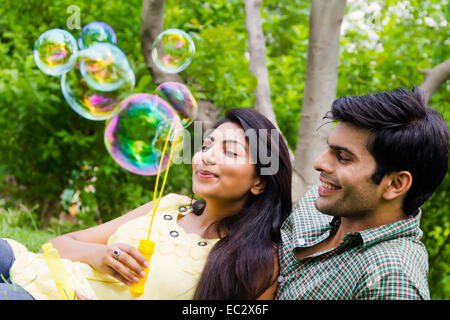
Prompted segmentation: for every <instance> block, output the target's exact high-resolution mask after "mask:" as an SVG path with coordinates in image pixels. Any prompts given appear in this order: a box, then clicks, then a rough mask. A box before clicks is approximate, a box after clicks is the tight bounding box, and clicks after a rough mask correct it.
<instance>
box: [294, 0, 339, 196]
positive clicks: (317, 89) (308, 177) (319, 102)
mask: <svg viewBox="0 0 450 320" xmlns="http://www.w3.org/2000/svg"><path fill="white" fill-rule="evenodd" d="M345 6H346V1H345V0H312V1H311V8H310V16H309V40H308V55H307V62H306V75H305V89H304V94H303V103H302V113H301V116H300V117H301V118H300V128H299V131H298V141H297V147H296V152H295V162H294V166H293V167H294V168H293V169H294V173H295V174H294V177H293V192H292V199H293V201H297V200H298V199H300V198H301V196H302V195H303V194H304V193H305V192H306V191H307V190H308V189H309V188H310V187H311V186H313V185H315V184H317V183H318V181H319V180H318V172H316V171H315V170H314V169H313V164H314V160H315V159H316V157H317V156H318V155H319V154H320V153H321V152H322V151H323V150H325V149H326V147H327V144H326V139H327V138H328V135H329V133H330V132H331V127H330V126H324V127H322V128H320V130H318V128H319V126H320V125H321V124H322V122H323V116H324V115H325V113H326V112H327V111H329V110H330V106H331V104H332V103H333V101H334V100H335V98H336V87H337V77H338V67H339V39H340V29H341V23H342V19H343V17H344V14H345Z"/></svg>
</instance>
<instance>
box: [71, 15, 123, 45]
mask: <svg viewBox="0 0 450 320" xmlns="http://www.w3.org/2000/svg"><path fill="white" fill-rule="evenodd" d="M96 42H107V43H112V44H116V43H117V38H116V33H115V32H114V29H113V28H111V26H110V25H109V24H107V23H105V22H102V21H94V22H91V23H89V24H87V25H85V26H84V27H83V29H81V31H80V35H79V36H78V45H79V46H80V50H81V49H86V48H87V47H89V46H90V45H91V44H92V43H96Z"/></svg>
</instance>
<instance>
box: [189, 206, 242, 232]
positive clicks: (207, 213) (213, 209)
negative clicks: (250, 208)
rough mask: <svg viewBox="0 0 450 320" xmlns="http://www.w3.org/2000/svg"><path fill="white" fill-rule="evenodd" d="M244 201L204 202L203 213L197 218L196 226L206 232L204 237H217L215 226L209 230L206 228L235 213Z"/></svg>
mask: <svg viewBox="0 0 450 320" xmlns="http://www.w3.org/2000/svg"><path fill="white" fill-rule="evenodd" d="M244 203H245V199H241V200H239V201H234V202H229V201H218V200H211V199H208V200H206V205H205V208H204V209H203V213H202V214H201V215H200V216H198V219H197V224H198V227H199V229H202V230H204V231H207V234H206V235H205V236H208V237H210V236H213V237H217V236H218V230H217V225H213V226H212V227H211V228H210V229H209V230H208V227H209V226H210V225H212V224H213V223H214V222H216V221H219V220H222V219H223V218H225V217H228V216H230V215H233V214H235V213H237V212H238V211H239V210H240V209H241V208H242V207H243V205H244Z"/></svg>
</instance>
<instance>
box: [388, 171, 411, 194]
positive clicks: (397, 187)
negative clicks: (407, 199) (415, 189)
mask: <svg viewBox="0 0 450 320" xmlns="http://www.w3.org/2000/svg"><path fill="white" fill-rule="evenodd" d="M384 179H387V180H386V181H385V183H386V184H387V186H386V187H385V188H384V191H383V198H384V199H385V200H394V199H396V198H398V197H400V196H404V195H406V193H407V192H408V190H409V189H410V188H411V185H412V181H413V178H412V175H411V173H410V172H409V171H397V172H392V173H390V174H388V175H386V177H384Z"/></svg>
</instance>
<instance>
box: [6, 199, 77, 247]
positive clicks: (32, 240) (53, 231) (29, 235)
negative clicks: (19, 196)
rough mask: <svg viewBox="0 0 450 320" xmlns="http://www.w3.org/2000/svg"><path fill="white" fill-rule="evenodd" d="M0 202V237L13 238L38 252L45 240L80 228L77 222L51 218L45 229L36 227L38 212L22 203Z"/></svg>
mask: <svg viewBox="0 0 450 320" xmlns="http://www.w3.org/2000/svg"><path fill="white" fill-rule="evenodd" d="M3 205H4V202H2V203H0V235H1V237H2V238H9V239H14V240H16V241H18V242H20V243H21V244H23V245H24V246H25V247H27V248H28V249H29V250H30V251H32V252H38V251H39V249H40V247H41V245H42V244H43V243H45V242H46V241H48V240H50V239H52V238H55V237H57V236H59V235H61V234H64V233H67V232H71V231H74V230H77V229H79V228H80V226H79V225H78V224H74V223H70V222H64V223H61V222H59V221H58V220H57V219H56V218H55V219H52V224H51V226H50V227H48V228H47V229H46V230H40V229H39V228H38V220H39V217H38V214H37V213H36V211H35V210H34V209H35V208H33V209H28V208H27V207H25V206H23V205H19V206H18V207H15V208H5V207H3Z"/></svg>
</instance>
